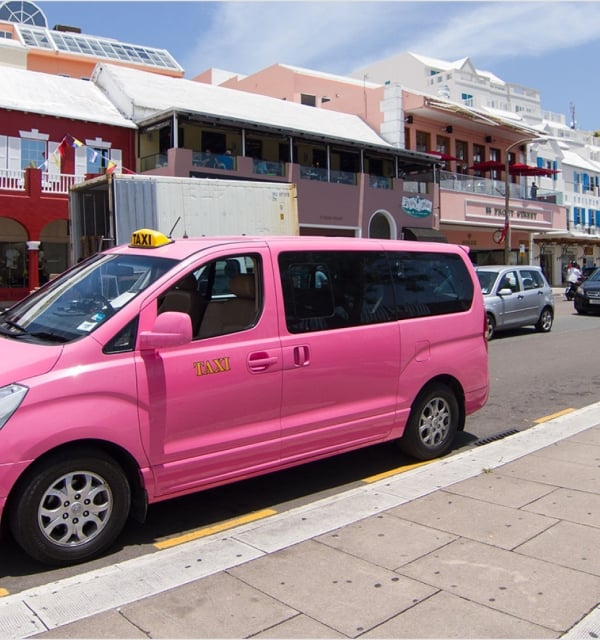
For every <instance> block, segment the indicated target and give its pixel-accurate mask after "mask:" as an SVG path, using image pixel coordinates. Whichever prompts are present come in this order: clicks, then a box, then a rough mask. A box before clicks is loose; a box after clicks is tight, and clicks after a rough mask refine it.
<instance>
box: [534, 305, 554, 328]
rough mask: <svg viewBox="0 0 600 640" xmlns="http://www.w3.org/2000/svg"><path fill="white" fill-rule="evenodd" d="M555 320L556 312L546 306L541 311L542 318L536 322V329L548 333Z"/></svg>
mask: <svg viewBox="0 0 600 640" xmlns="http://www.w3.org/2000/svg"><path fill="white" fill-rule="evenodd" d="M553 322H554V314H553V313H552V309H550V307H544V309H542V313H540V319H539V320H538V321H537V322H536V323H535V329H536V331H541V332H542V333H548V331H550V330H551V329H552V323H553Z"/></svg>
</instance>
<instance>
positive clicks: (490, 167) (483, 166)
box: [469, 160, 505, 171]
mask: <svg viewBox="0 0 600 640" xmlns="http://www.w3.org/2000/svg"><path fill="white" fill-rule="evenodd" d="M469 169H472V170H473V171H503V170H504V169H505V166H504V162H498V161H497V160H486V161H485V162H478V163H477V164H474V165H472V166H470V167H469Z"/></svg>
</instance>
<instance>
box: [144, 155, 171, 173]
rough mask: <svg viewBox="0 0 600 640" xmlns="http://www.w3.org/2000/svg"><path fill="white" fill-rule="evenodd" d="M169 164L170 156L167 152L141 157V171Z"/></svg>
mask: <svg viewBox="0 0 600 640" xmlns="http://www.w3.org/2000/svg"><path fill="white" fill-rule="evenodd" d="M168 164H169V158H168V157H167V154H166V153H154V154H152V155H151V156H144V157H143V158H141V159H140V169H141V171H152V169H159V168H160V167H166V166H167V165H168Z"/></svg>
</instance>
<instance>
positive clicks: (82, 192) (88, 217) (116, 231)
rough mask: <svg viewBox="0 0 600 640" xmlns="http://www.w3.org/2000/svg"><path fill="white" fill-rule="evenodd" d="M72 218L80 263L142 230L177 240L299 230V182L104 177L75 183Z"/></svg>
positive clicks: (74, 251)
mask: <svg viewBox="0 0 600 640" xmlns="http://www.w3.org/2000/svg"><path fill="white" fill-rule="evenodd" d="M69 217H70V223H71V238H72V241H73V247H72V256H73V261H74V262H76V261H78V260H79V259H80V258H83V257H86V256H88V255H90V254H91V253H95V252H96V251H98V250H99V249H101V248H102V249H105V248H107V247H110V246H113V245H117V244H123V243H126V242H129V239H130V237H131V233H132V232H133V231H135V230H136V229H141V228H150V229H158V230H160V231H162V232H163V233H165V234H167V235H170V237H172V238H178V237H179V238H181V237H183V236H190V237H191V236H217V235H219V236H222V235H298V233H299V232H298V207H297V194H296V186H295V185H294V184H289V183H280V182H258V181H256V182H255V181H252V182H251V181H247V180H221V179H207V178H176V177H169V176H145V175H137V174H136V175H121V174H118V175H108V176H101V177H98V178H93V179H91V180H87V181H85V182H83V183H81V184H78V185H76V186H74V187H72V189H71V192H70V195H69Z"/></svg>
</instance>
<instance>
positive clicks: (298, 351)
mask: <svg viewBox="0 0 600 640" xmlns="http://www.w3.org/2000/svg"><path fill="white" fill-rule="evenodd" d="M309 364H310V350H309V348H308V345H305V344H302V345H299V346H297V347H294V366H295V367H307V366H308V365H309Z"/></svg>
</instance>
